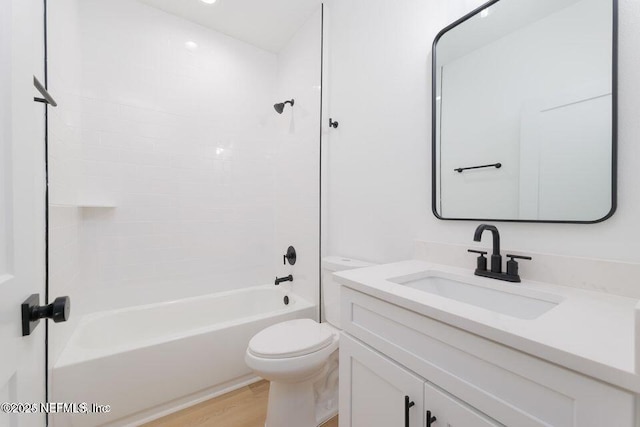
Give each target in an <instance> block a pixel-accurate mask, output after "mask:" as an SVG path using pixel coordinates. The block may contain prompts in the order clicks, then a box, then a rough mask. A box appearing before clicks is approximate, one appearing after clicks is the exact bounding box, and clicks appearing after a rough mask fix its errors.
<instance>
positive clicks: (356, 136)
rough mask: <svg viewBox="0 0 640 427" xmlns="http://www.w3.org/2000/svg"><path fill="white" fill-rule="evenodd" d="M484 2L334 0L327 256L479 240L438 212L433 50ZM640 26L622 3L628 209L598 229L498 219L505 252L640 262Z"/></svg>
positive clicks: (629, 0) (403, 252)
mask: <svg viewBox="0 0 640 427" xmlns="http://www.w3.org/2000/svg"><path fill="white" fill-rule="evenodd" d="M481 4H482V1H480V0H476V1H456V2H452V1H446V0H430V1H423V0H406V1H403V2H393V1H390V0H368V1H365V0H331V1H330V2H329V7H328V13H329V15H330V26H329V29H328V31H329V32H330V43H331V48H330V51H331V56H330V62H331V65H330V73H329V76H328V81H327V83H328V84H329V95H330V99H329V109H328V114H329V115H328V116H332V117H333V118H334V119H337V120H339V121H340V128H339V129H338V130H335V131H334V130H331V132H328V133H327V135H328V136H327V139H326V140H325V142H324V146H325V147H326V150H328V159H329V162H330V165H329V167H328V176H327V178H328V180H329V183H328V188H327V191H328V199H329V200H328V201H327V209H328V214H327V216H328V218H327V221H326V227H328V231H327V232H328V236H329V237H328V247H327V248H326V249H325V253H327V254H328V253H332V254H340V255H344V256H350V257H354V258H362V259H365V260H370V261H376V262H390V261H396V260H402V259H408V258H411V257H412V242H413V240H414V239H421V240H428V241H438V242H449V243H455V244H464V245H467V244H471V243H472V236H473V231H474V229H475V227H476V226H477V225H478V224H477V223H474V222H452V221H439V220H437V219H436V218H435V217H434V216H433V214H432V213H431V119H430V117H431V103H430V102H431V98H430V96H431V93H430V92H431V89H430V84H431V68H430V67H431V56H430V54H431V43H432V42H433V39H434V37H435V35H436V34H437V32H438V31H439V30H440V29H442V28H444V27H445V26H446V25H448V24H449V23H451V22H453V21H454V20H456V19H458V18H459V17H461V16H462V15H463V14H465V13H466V12H469V11H471V10H472V9H473V8H474V7H478V6H480V5H481ZM639 31H640V6H639V5H638V3H637V2H635V1H633V0H621V1H620V42H619V54H620V61H619V86H620V87H619V121H620V122H619V151H620V152H619V175H618V176H619V208H618V211H617V213H616V214H615V216H614V217H613V218H611V219H610V220H608V221H606V222H604V223H601V224H596V225H555V224H507V223H503V224H498V226H499V228H500V231H501V234H502V237H503V246H504V247H505V248H512V249H521V250H525V251H534V252H542V253H557V254H564V255H574V256H583V257H594V258H605V259H613V260H622V261H630V262H640V225H638V221H637V217H638V212H640V192H638V191H637V189H636V188H635V187H636V183H637V182H638V181H639V180H640V163H638V162H640V160H639V159H640V145H638V144H637V138H638V136H639V135H640V122H638V120H637V119H636V117H635V116H636V115H637V114H636V112H637V111H638V110H639V109H640V96H638V94H639V93H640V81H639V80H638V79H637V75H638V73H639V72H640V59H639V58H638V55H637V54H636V52H638V51H639V50H640V39H638V37H636V34H638V32H639ZM328 116H327V117H328ZM486 244H488V243H486ZM534 262H535V261H534ZM473 263H474V258H473V257H472V256H470V257H469V266H470V267H472V266H473V265H474V264H473Z"/></svg>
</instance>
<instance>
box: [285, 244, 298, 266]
mask: <svg viewBox="0 0 640 427" xmlns="http://www.w3.org/2000/svg"><path fill="white" fill-rule="evenodd" d="M297 259H298V255H297V254H296V249H295V248H294V247H293V246H289V248H288V249H287V253H286V254H284V255H282V263H283V264H284V265H287V261H289V264H291V265H295V263H296V260H297Z"/></svg>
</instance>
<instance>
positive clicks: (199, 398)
mask: <svg viewBox="0 0 640 427" xmlns="http://www.w3.org/2000/svg"><path fill="white" fill-rule="evenodd" d="M260 380H261V378H260V377H256V376H255V375H247V376H244V377H240V378H236V379H235V380H232V381H228V382H226V383H224V384H221V385H218V386H216V387H211V388H208V389H205V390H201V391H199V392H197V393H193V394H190V395H188V396H185V397H182V398H180V399H175V400H172V401H170V402H168V403H165V404H163V405H158V406H155V407H153V408H151V409H147V410H144V411H141V412H138V413H136V414H134V415H131V416H128V417H126V418H121V419H119V420H117V421H114V422H111V423H108V424H105V425H104V427H138V426H140V425H141V424H144V423H148V422H151V421H154V420H157V419H158V418H162V417H166V416H167V415H170V414H173V413H174V412H178V411H181V410H183V409H186V408H189V407H191V406H194V405H197V404H198V403H202V402H205V401H207V400H209V399H213V398H216V397H218V396H222V395H223V394H227V393H230V392H232V391H234V390H237V389H239V388H242V387H246V386H248V385H250V384H253V383H256V382H258V381H260Z"/></svg>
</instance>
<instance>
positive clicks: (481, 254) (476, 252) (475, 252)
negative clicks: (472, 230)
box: [467, 249, 488, 256]
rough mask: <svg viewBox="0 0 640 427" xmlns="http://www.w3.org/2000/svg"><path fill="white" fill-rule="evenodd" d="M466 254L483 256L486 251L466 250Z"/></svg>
mask: <svg viewBox="0 0 640 427" xmlns="http://www.w3.org/2000/svg"><path fill="white" fill-rule="evenodd" d="M467 252H471V253H472V254H480V256H485V255H486V254H487V253H488V252H487V251H476V250H475V249H467Z"/></svg>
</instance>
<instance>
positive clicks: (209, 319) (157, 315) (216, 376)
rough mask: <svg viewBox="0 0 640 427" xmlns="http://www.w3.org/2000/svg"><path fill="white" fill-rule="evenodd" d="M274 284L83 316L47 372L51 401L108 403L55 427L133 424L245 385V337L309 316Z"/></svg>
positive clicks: (59, 417)
mask: <svg viewBox="0 0 640 427" xmlns="http://www.w3.org/2000/svg"><path fill="white" fill-rule="evenodd" d="M288 295H289V299H290V301H289V304H288V305H285V304H284V301H283V299H284V296H285V292H284V291H282V290H280V289H279V288H275V287H274V286H273V285H266V286H258V287H253V288H248V289H242V290H237V291H231V292H224V293H219V294H213V295H207V296H202V297H196V298H188V299H183V300H178V301H172V302H165V303H158V304H151V305H145V306H138V307H131V308H125V309H119V310H113V311H108V312H102V313H95V314H91V315H87V316H84V317H83V318H82V319H81V320H80V322H79V325H78V327H77V329H76V330H75V332H74V334H73V335H72V336H71V338H70V340H69V342H68V344H67V346H66V347H65V349H64V350H63V351H62V353H61V355H60V358H59V359H58V360H57V361H56V363H55V365H54V367H53V372H52V379H53V381H52V390H51V391H52V401H54V402H78V403H81V402H87V403H89V404H91V403H97V404H103V405H110V406H111V412H109V413H108V414H101V415H95V414H93V415H68V414H56V415H54V416H53V417H52V418H53V421H54V426H55V427H64V426H96V425H102V424H110V425H137V424H139V422H141V420H149V419H152V418H154V417H157V416H161V415H164V414H166V413H168V412H171V411H173V410H177V409H180V408H182V407H185V406H188V405H189V404H193V403H196V402H197V401H202V400H205V399H207V398H211V397H214V396H215V395H218V394H221V393H224V392H228V391H230V390H232V389H234V388H237V387H240V386H243V385H245V384H247V383H249V382H252V381H254V380H255V379H256V378H255V377H254V376H253V374H252V373H251V370H250V369H249V368H247V366H246V365H245V363H244V353H245V350H246V348H247V344H248V342H249V340H250V339H251V337H252V336H253V335H254V334H256V333H257V332H259V331H260V330H262V329H264V328H265V327H267V326H269V325H272V324H275V323H278V322H282V321H284V320H289V319H295V318H303V317H307V318H313V317H314V316H315V307H314V306H313V304H311V303H309V302H307V301H305V300H303V299H301V298H299V297H297V296H296V295H294V294H290V293H288Z"/></svg>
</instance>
